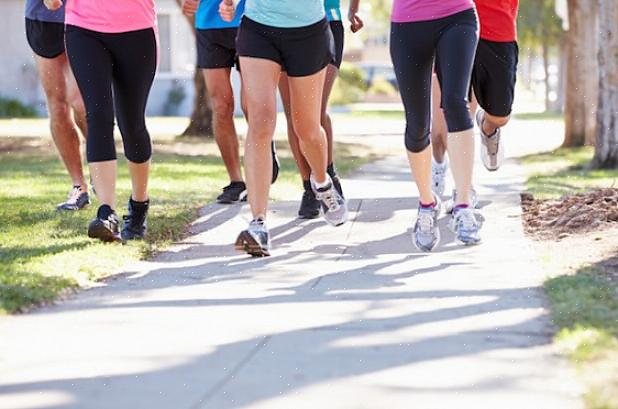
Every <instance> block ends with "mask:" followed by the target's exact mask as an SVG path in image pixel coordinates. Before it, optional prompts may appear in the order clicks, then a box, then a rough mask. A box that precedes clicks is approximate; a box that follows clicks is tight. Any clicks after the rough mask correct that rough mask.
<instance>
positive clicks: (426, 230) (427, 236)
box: [412, 195, 442, 252]
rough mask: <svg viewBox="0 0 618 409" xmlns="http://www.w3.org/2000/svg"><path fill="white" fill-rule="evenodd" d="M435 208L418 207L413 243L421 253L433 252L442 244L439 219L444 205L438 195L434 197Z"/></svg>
mask: <svg viewBox="0 0 618 409" xmlns="http://www.w3.org/2000/svg"><path fill="white" fill-rule="evenodd" d="M434 200H435V203H436V204H435V206H434V207H421V205H420V203H419V205H418V215H417V217H416V222H415V223H414V231H413V233H412V242H413V243H414V246H415V247H416V248H417V249H419V250H420V251H425V252H429V251H432V250H433V249H434V248H436V246H437V245H438V244H439V243H440V229H439V228H438V217H440V209H441V207H442V203H441V202H440V198H439V197H438V196H437V195H434Z"/></svg>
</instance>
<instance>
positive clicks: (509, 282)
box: [0, 157, 581, 409]
mask: <svg viewBox="0 0 618 409" xmlns="http://www.w3.org/2000/svg"><path fill="white" fill-rule="evenodd" d="M478 175H479V177H478V178H477V186H476V187H477V190H478V191H479V193H480V195H481V196H480V197H481V203H482V204H483V206H484V210H483V212H484V215H485V217H486V219H487V223H486V225H485V228H484V233H483V236H484V239H485V242H484V244H483V245H481V246H478V247H474V248H462V247H459V246H457V245H455V244H454V243H453V242H452V235H451V234H450V233H447V232H446V231H447V230H446V227H445V225H446V218H444V219H443V220H442V222H441V224H442V226H443V229H442V231H443V233H444V234H443V242H442V244H441V245H440V247H439V249H438V251H436V252H434V253H432V254H421V253H419V252H417V251H416V250H415V249H414V248H413V246H412V242H411V238H410V228H411V223H412V220H413V219H414V216H415V209H414V208H415V206H416V200H415V199H413V195H414V190H415V189H414V186H413V184H412V183H411V182H410V176H409V171H408V168H407V165H406V163H405V159H404V158H403V157H397V158H389V159H388V160H384V161H382V162H380V163H376V164H372V165H369V166H366V167H364V168H363V169H362V170H361V171H360V172H359V173H358V174H357V175H356V177H355V178H353V179H350V180H346V181H345V184H344V188H345V189H346V193H347V196H348V197H349V198H351V203H350V209H351V210H352V211H353V212H352V217H353V220H352V221H351V222H350V223H348V224H347V225H345V226H343V227H341V228H337V229H333V228H331V227H328V226H326V225H325V223H323V222H322V221H320V220H317V221H305V222H301V221H298V220H296V219H295V214H296V210H297V205H298V204H297V203H296V202H290V203H277V204H274V205H273V206H272V213H271V216H270V220H269V224H270V228H271V233H272V234H273V237H274V242H273V245H274V251H273V256H272V257H270V258H265V259H250V258H248V257H245V256H244V255H241V254H237V253H235V252H234V250H233V246H232V243H233V241H234V239H235V238H236V235H237V233H238V231H239V230H240V229H242V228H244V227H245V226H246V222H247V220H248V218H249V216H248V209H247V208H246V207H243V208H241V207H237V206H235V207H223V206H218V205H212V206H209V207H207V208H206V209H204V211H203V215H202V217H201V218H200V219H199V220H198V221H196V222H195V224H194V225H193V227H192V231H193V233H194V234H193V235H192V236H190V237H189V238H188V239H187V240H186V241H185V242H183V243H181V244H179V245H177V246H174V247H173V248H172V249H170V250H169V251H167V252H165V253H163V254H161V255H160V256H159V257H158V258H157V259H156V260H154V261H152V262H144V263H140V264H139V265H136V266H133V267H132V268H131V269H130V271H127V272H126V273H125V274H123V275H121V276H119V277H117V278H116V279H115V280H113V281H110V282H109V283H107V285H105V286H102V287H100V288H95V289H91V290H88V291H85V292H82V293H81V294H79V295H77V296H75V297H73V298H72V299H70V300H68V301H66V302H63V303H61V304H60V305H58V306H54V307H51V308H45V309H42V310H40V311H38V312H36V313H33V314H30V315H26V316H15V317H8V318H3V319H2V320H0V408H2V409H25V408H88V409H95V408H105V409H125V408H126V409H138V408H148V409H159V408H165V409H193V408H195V409H198V408H213V409H240V408H243V409H244V408H251V409H258V408H260V409H262V408H264V409H279V408H281V409H303V408H311V409H315V408H316V407H317V408H320V407H321V408H328V409H381V408H389V409H410V408H416V409H423V408H432V409H433V408H468V407H470V408H473V407H474V408H500V409H506V408H513V409H521V408H543V409H553V408H555V409H569V408H580V407H581V403H580V400H579V394H580V390H579V387H578V385H577V384H576V383H575V382H574V379H573V374H572V371H571V369H570V367H569V366H568V365H567V364H566V363H565V362H563V361H562V360H561V359H560V358H559V357H557V356H556V354H555V351H554V350H553V347H552V346H551V327H550V322H549V318H548V311H547V309H546V301H545V299H544V296H543V293H542V290H541V288H540V286H541V284H542V282H543V278H544V277H543V274H542V272H541V269H540V268H539V267H538V263H537V262H536V260H534V255H533V253H532V252H531V251H530V250H529V249H528V243H527V241H526V239H525V238H524V235H523V231H522V227H521V222H520V218H519V214H520V210H519V197H518V194H519V192H520V190H521V182H522V180H523V179H522V177H521V175H520V174H519V168H518V166H517V165H515V164H514V163H513V162H509V163H508V164H507V165H505V167H504V168H503V169H501V171H500V173H499V174H493V175H489V174H488V173H487V172H485V171H481V170H480V169H479V171H478Z"/></svg>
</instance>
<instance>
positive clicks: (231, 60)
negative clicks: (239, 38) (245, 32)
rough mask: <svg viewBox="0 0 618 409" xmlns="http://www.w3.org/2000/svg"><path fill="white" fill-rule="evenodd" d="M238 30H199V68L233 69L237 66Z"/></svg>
mask: <svg viewBox="0 0 618 409" xmlns="http://www.w3.org/2000/svg"><path fill="white" fill-rule="evenodd" d="M237 33H238V29H237V28H216V29H208V30H197V66H198V67H199V68H205V69H213V68H231V67H233V66H235V65H236V62H237V60H238V58H237V56H236V34H237Z"/></svg>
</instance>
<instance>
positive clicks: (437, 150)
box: [431, 74, 448, 163]
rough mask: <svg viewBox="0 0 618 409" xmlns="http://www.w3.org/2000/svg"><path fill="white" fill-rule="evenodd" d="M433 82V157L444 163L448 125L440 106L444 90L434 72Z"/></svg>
mask: <svg viewBox="0 0 618 409" xmlns="http://www.w3.org/2000/svg"><path fill="white" fill-rule="evenodd" d="M431 82H432V85H431V105H432V115H431V117H432V122H431V144H432V146H433V158H434V159H435V161H436V162H437V163H444V156H445V155H446V147H447V137H448V127H447V125H446V118H444V112H442V108H441V107H440V103H441V100H442V91H441V90H440V83H439V82H438V76H437V75H435V74H434V76H433V80H432V81H431Z"/></svg>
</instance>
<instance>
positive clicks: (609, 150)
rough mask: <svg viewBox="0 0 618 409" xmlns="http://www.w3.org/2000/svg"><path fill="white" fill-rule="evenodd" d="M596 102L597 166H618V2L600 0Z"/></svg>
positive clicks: (595, 154)
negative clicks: (599, 47) (601, 45)
mask: <svg viewBox="0 0 618 409" xmlns="http://www.w3.org/2000/svg"><path fill="white" fill-rule="evenodd" d="M599 4H600V13H599V34H600V43H601V44H603V47H601V49H600V50H599V105H598V109H597V129H598V134H597V137H596V144H595V152H594V159H593V160H592V165H593V166H594V167H596V168H610V169H617V168H618V2H617V1H616V0H599Z"/></svg>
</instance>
